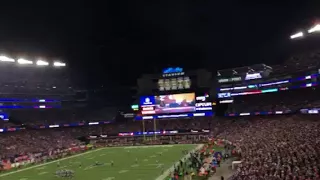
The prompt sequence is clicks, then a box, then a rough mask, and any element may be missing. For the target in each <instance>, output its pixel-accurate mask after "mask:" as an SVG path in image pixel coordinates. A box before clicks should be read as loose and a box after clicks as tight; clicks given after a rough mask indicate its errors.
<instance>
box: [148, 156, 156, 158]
mask: <svg viewBox="0 0 320 180" xmlns="http://www.w3.org/2000/svg"><path fill="white" fill-rule="evenodd" d="M149 157H150V158H155V157H157V156H156V155H152V156H149Z"/></svg>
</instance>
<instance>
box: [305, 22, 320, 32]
mask: <svg viewBox="0 0 320 180" xmlns="http://www.w3.org/2000/svg"><path fill="white" fill-rule="evenodd" d="M319 31H320V24H317V25H315V26H313V27H312V28H311V29H309V30H308V33H314V32H319Z"/></svg>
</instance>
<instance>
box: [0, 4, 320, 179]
mask: <svg viewBox="0 0 320 180" xmlns="http://www.w3.org/2000/svg"><path fill="white" fill-rule="evenodd" d="M78 3H79V4H81V3H80V2H77V3H74V4H71V6H72V7H76V6H78ZM172 3H174V2H172ZM66 4H67V2H66ZM151 4H152V3H150V4H148V5H145V4H144V6H140V5H139V3H137V4H134V5H136V6H134V7H135V9H134V11H133V10H132V9H130V8H128V9H126V8H123V7H124V5H123V4H121V5H120V6H119V7H120V8H119V7H117V8H111V9H112V10H110V8H107V10H106V9H103V11H108V13H110V14H108V13H107V15H106V16H107V17H108V18H110V19H112V21H110V22H109V21H107V20H106V19H108V18H102V19H99V18H98V17H100V18H101V17H103V15H102V14H103V13H101V14H99V13H97V14H98V15H95V16H92V17H91V16H90V18H89V15H88V16H85V17H82V18H80V19H76V18H75V17H74V16H79V14H78V13H76V11H73V10H71V9H72V8H69V7H68V8H66V9H67V11H68V13H67V14H68V15H66V14H64V13H62V12H63V10H61V14H59V13H56V12H57V11H56V9H54V8H53V9H54V11H55V14H59V17H60V16H61V17H63V18H62V19H65V21H66V22H65V24H64V23H62V24H63V27H69V26H72V28H70V27H69V28H70V29H69V28H66V29H64V28H62V29H63V30H57V29H56V30H54V31H48V29H45V30H43V29H41V28H39V29H41V30H42V33H41V34H46V33H48V34H46V36H47V37H42V36H41V38H39V39H37V38H35V37H37V36H32V34H31V35H30V34H28V36H30V37H28V38H21V39H22V40H21V39H19V38H18V37H20V36H19V34H18V35H17V34H14V33H13V35H11V36H10V38H12V40H10V42H11V41H12V42H16V41H17V42H19V41H18V40H20V41H23V42H24V41H26V42H27V41H28V40H29V41H31V40H30V39H37V43H38V44H37V43H35V44H33V45H26V44H24V43H20V44H19V43H17V44H15V43H7V42H6V41H5V40H3V39H5V38H3V37H2V33H3V32H4V31H3V32H2V31H1V30H0V31H1V33H0V40H1V41H3V42H1V41H0V74H1V76H0V85H1V88H0V180H60V179H73V180H88V179H89V180H225V179H227V180H319V179H320V130H319V129H318V128H320V121H319V120H318V119H319V114H320V100H319V98H318V95H319V94H320V89H319V84H320V83H318V82H320V49H319V43H318V40H319V39H318V38H319V37H318V36H319V32H320V24H318V23H313V25H312V26H309V25H310V24H308V26H306V27H308V28H298V31H296V32H294V33H292V34H290V35H288V37H287V41H289V42H287V41H286V42H285V43H284V44H286V45H284V44H280V45H279V44H276V43H274V41H272V40H271V39H270V42H269V43H270V44H272V45H269V46H267V45H266V46H267V47H268V48H267V49H268V50H267V54H268V56H267V55H266V57H268V58H269V56H270V57H271V58H272V56H274V58H275V57H276V56H277V53H279V52H277V53H272V50H271V48H270V47H273V46H278V45H279V46H282V47H281V48H280V50H279V51H283V53H284V51H285V52H286V53H288V54H289V57H286V58H285V59H281V61H276V60H274V62H276V63H269V62H271V61H268V60H266V62H261V61H257V60H255V61H252V62H254V63H251V62H250V63H248V62H249V61H244V62H241V63H238V64H242V65H239V66H237V65H238V64H237V63H236V61H240V60H241V59H243V58H244V57H242V56H243V55H244V54H246V53H248V54H250V56H254V59H256V58H257V59H258V57H256V56H257V54H259V55H260V54H262V55H261V56H265V54H263V53H262V52H261V51H258V50H257V49H255V48H254V47H255V46H258V45H259V46H260V45H261V44H263V43H262V41H263V38H262V39H258V40H256V39H255V38H256V35H255V33H254V32H251V31H250V33H248V34H246V35H247V37H245V35H244V36H243V37H240V38H239V37H235V36H236V35H239V34H242V32H243V31H246V30H247V29H246V28H247V27H242V26H244V25H243V24H246V22H245V20H244V19H245V18H244V17H245V16H244V17H242V16H243V15H240V14H237V13H238V11H235V12H236V13H235V14H236V16H237V18H236V19H237V20H231V21H232V23H231V24H232V28H234V27H233V25H234V23H235V25H237V23H241V28H239V29H237V31H238V32H234V31H233V30H234V29H232V28H231V26H230V29H229V26H225V22H223V23H222V24H221V26H219V28H216V26H214V27H213V26H212V24H216V23H218V22H217V20H216V19H215V18H213V19H211V18H210V17H215V16H214V15H213V14H211V13H212V12H211V11H212V9H210V8H205V7H204V6H203V5H201V6H200V5H199V4H196V3H193V4H191V3H189V4H188V3H187V2H186V4H184V6H181V7H180V9H179V8H173V11H174V12H171V11H170V8H168V12H166V13H168V14H165V17H169V18H167V19H166V20H165V23H164V22H163V21H162V20H159V16H158V11H157V10H159V9H157V8H158V5H156V6H155V7H153V6H152V5H151ZM153 5H154V4H153ZM179 5H180V4H179ZM114 6H115V5H114V4H112V3H110V7H114ZM129 6H130V7H131V6H133V5H132V4H130V5H128V7H129ZM159 6H160V5H159ZM35 7H37V6H35ZM138 7H148V8H146V9H143V10H142V9H139V8H138ZM208 7H212V4H211V5H210V6H208ZM59 8H61V9H64V8H65V6H61V7H59ZM86 8H88V9H90V8H89V7H87V6H86ZM219 8H220V7H219ZM228 8H231V7H230V6H228ZM256 8H257V7H256ZM5 9H6V8H4V9H3V10H5ZM26 9H27V8H26ZM39 9H41V8H39ZM88 9H85V12H89V11H87V10H88ZM123 9H125V12H126V13H123V12H122V11H121V10H123ZM129 9H130V10H129ZM191 9H192V13H191V14H189V13H190V12H189V11H191ZM221 9H223V8H221ZM231 9H232V8H231ZM253 9H255V8H253ZM45 10H47V9H45ZM131 10H132V11H131ZM39 11H40V10H39ZM109 11H110V12H109ZM113 11H116V13H115V12H113ZM118 11H119V12H120V13H119V12H118ZM127 11H128V12H130V13H128V12H127ZM136 11H137V12H136ZM138 11H139V13H140V12H143V15H141V14H139V13H138ZM161 11H162V9H161ZM207 11H208V12H207ZM241 11H243V9H241ZM256 11H258V10H255V12H254V13H256V14H259V12H256ZM35 12H36V16H39V14H42V15H43V16H47V15H45V13H40V12H38V11H35ZM96 12H98V11H96ZM99 12H100V11H99ZM209 12H210V13H209ZM215 12H219V13H218V14H219V16H222V15H221V14H222V13H221V12H220V11H218V10H216V11H215ZM11 13H12V12H10V16H11ZM113 13H115V14H116V16H117V18H115V17H114V14H113ZM144 13H145V14H146V15H145V14H144ZM206 13H208V14H206ZM273 13H275V14H276V10H275V11H274V12H273ZM17 14H19V11H17ZM22 14H23V13H22ZM48 14H51V13H48ZM80 14H81V13H80ZM119 14H121V15H120V17H118V16H119ZM155 14H156V15H155ZM283 14H285V13H283ZM283 14H282V12H281V13H280V14H279V17H277V18H280V15H283ZM19 15H21V14H19ZM23 15H25V16H26V17H28V13H24V14H23ZM127 15H128V16H127ZM149 15H150V17H149ZM233 15H234V14H233ZM238 16H239V18H238ZM250 16H252V15H250ZM61 17H60V18H61ZM93 17H94V18H93ZM137 17H139V18H138V19H139V21H137V20H136V19H135V18H137ZM163 17H164V16H163ZM163 17H161V18H160V19H163ZM257 17H258V15H257ZM148 18H150V19H148ZM26 19H28V18H26ZM53 19H55V18H53ZM88 19H90V21H91V20H92V22H90V23H88V22H87V20H88ZM131 19H133V20H132V22H131V21H129V20H131ZM223 19H225V20H228V19H230V18H227V17H224V18H223ZM239 19H241V20H239ZM257 19H258V18H257ZM77 20H79V22H78V21H77ZM100 20H101V22H104V23H105V24H108V28H107V29H106V28H104V27H102V26H97V27H95V26H94V25H96V24H95V23H93V22H94V21H97V22H98V21H99V22H100ZM140 20H141V22H140ZM0 21H1V19H0ZM42 21H43V19H41V22H42ZM46 21H48V22H49V24H50V26H49V25H48V24H47V25H48V27H52V24H54V25H57V26H58V25H59V23H53V22H52V21H50V18H48V19H46ZM61 21H62V20H61ZM127 21H128V22H127ZM149 21H150V22H151V21H152V23H150V22H149ZM259 21H260V20H259ZM262 21H263V20H261V22H262ZM270 21H271V20H270ZM12 22H14V20H13V21H12ZM59 22H60V21H59ZM145 22H148V23H147V24H144V23H145ZM191 22H192V25H191V24H189V23H191ZM203 22H209V24H210V23H211V25H208V26H204V23H203ZM23 23H24V22H23ZM43 23H44V22H43ZM78 23H79V24H80V25H79V24H78ZM91 23H92V24H91ZM242 23H243V24H242ZM263 23H265V22H263ZM266 23H268V22H266ZM281 23H283V22H281ZM24 24H25V25H26V28H25V29H23V30H25V31H28V27H30V26H31V25H30V26H28V25H27V24H28V23H27V22H26V23H24ZM31 24H32V25H34V26H36V24H37V23H31ZM39 24H40V25H41V26H42V24H41V23H39ZM105 24H104V25H105ZM249 24H250V25H252V26H254V25H253V24H254V23H252V22H251V21H250V23H249ZM78 26H79V27H78ZM294 26H298V25H297V24H294ZM4 27H6V26H4ZM37 27H38V26H37ZM59 27H60V26H59ZM61 27H62V26H61ZM88 27H95V28H92V29H90V28H88ZM115 27H116V28H115ZM217 27H218V26H217ZM221 27H228V28H225V29H223V32H224V33H220V30H219V33H217V32H218V30H216V29H221ZM259 27H260V26H259ZM261 27H264V25H262V26H261ZM301 27H304V26H301ZM86 28H88V29H86ZM250 28H251V27H250ZM290 28H291V26H290ZM83 29H85V31H86V32H90V33H89V35H88V34H86V33H84V34H82V33H81V32H84V31H82V30H83ZM203 29H206V30H208V32H210V33H208V32H206V31H204V30H203ZM252 29H253V30H257V29H259V30H260V28H257V26H254V27H253V28H252ZM262 29H263V28H261V32H260V31H259V33H261V34H264V33H263V32H264V31H263V30H262ZM272 29H273V27H272ZM274 29H275V28H274ZM33 30H34V29H33ZM64 30H66V32H62V31H64ZM230 30H232V31H230ZM44 31H46V33H43V32H44ZM91 31H92V32H91ZM34 32H39V31H34ZM34 32H33V33H34ZM50 32H52V33H50ZM101 32H103V33H101ZM213 32H214V33H213ZM290 32H291V30H290ZM59 33H62V34H63V35H60V36H58V35H57V36H56V34H59ZM64 33H66V34H64ZM206 33H208V34H209V35H208V34H206ZM274 33H275V34H277V32H274ZM34 34H37V33H34ZM34 34H33V35H34ZM53 34H54V35H53ZM106 34H108V35H106ZM217 34H219V37H217V36H216V35H217ZM230 34H231V35H230ZM279 34H280V33H279ZM86 35H88V36H86ZM220 35H221V37H222V38H221V37H220ZM16 36H17V39H18V40H16V39H15V37H16ZM212 36H214V37H212ZM250 36H253V37H250ZM266 36H267V35H266ZM52 37H53V39H54V40H51V41H49V40H48V41H46V40H43V39H46V38H49V39H50V38H52ZM81 37H83V39H81ZM244 37H245V38H247V39H242V38H244ZM259 37H260V36H259ZM86 38H88V39H90V40H88V39H86ZM233 38H235V40H234V41H231V40H233ZM250 38H252V39H254V40H252V39H250ZM61 39H63V40H61ZM203 39H206V40H203ZM208 39H209V40H208ZM265 39H268V38H265ZM238 40H239V42H240V45H239V44H237V43H236V41H238ZM260 40H261V44H258V43H260V42H259V41H260ZM91 41H92V42H91ZM246 41H250V42H251V43H252V42H253V44H254V45H248V44H249V43H248V44H246ZM58 42H59V43H58ZM46 43H49V44H50V43H52V44H51V45H50V47H52V48H53V49H54V50H58V51H59V50H60V51H59V52H60V53H61V52H64V53H61V54H64V55H63V56H58V55H57V56H54V55H52V54H55V53H52V52H51V53H49V54H50V55H48V57H47V58H45V56H38V54H45V52H46V50H45V49H46V48H41V46H42V45H44V44H46ZM90 43H92V44H90ZM233 43H235V46H236V48H234V47H233V45H230V44H233ZM21 44H22V46H25V47H23V48H22V49H25V50H24V51H23V52H25V53H21V52H22V51H21V50H17V49H19V48H17V47H15V46H20V47H21ZM39 44H41V45H39ZM88 44H90V45H88ZM242 45H243V46H244V48H243V47H240V46H242ZM26 46H33V47H37V48H35V49H37V52H38V53H34V51H33V50H32V48H30V47H29V50H30V49H31V50H30V52H28V47H26ZM261 46H262V45H261ZM2 47H4V48H2ZM7 49H9V50H7ZM12 49H13V51H11V50H12ZM61 49H64V50H61ZM20 51H21V52H20ZM39 51H40V53H39ZM204 51H205V53H203V52H204ZM218 51H221V52H218ZM248 51H250V52H248ZM49 52H50V51H49ZM219 53H220V55H221V54H223V55H222V56H220V55H218V54H219ZM23 54H27V55H23ZM57 54H59V53H57ZM204 54H205V55H204ZM279 54H280V53H279ZM38 57H42V58H38ZM52 57H53V58H52ZM56 57H69V58H73V59H72V60H69V59H67V58H56ZM212 57H214V58H212ZM230 57H232V58H233V59H237V60H236V61H234V60H231V59H232V58H230ZM245 57H249V56H245ZM259 57H260V56H259ZM277 57H278V56H277ZM279 57H280V55H279ZM138 59H144V60H143V61H142V60H138ZM204 59H206V60H208V59H209V61H210V62H209V61H204ZM212 59H216V60H212ZM265 59H267V58H265ZM275 59H276V58H275ZM187 61H191V62H187ZM202 61H203V62H202ZM177 62H178V63H177ZM91 63H92V64H91ZM235 64H236V65H235ZM137 66H139V67H137ZM220 67H221V68H220ZM224 67H227V68H224ZM131 81H133V83H131Z"/></svg>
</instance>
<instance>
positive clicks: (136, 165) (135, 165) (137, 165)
mask: <svg viewBox="0 0 320 180" xmlns="http://www.w3.org/2000/svg"><path fill="white" fill-rule="evenodd" d="M139 166H140V165H139V164H134V165H131V167H139Z"/></svg>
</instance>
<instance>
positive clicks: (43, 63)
mask: <svg viewBox="0 0 320 180" xmlns="http://www.w3.org/2000/svg"><path fill="white" fill-rule="evenodd" d="M48 65H49V63H48V62H46V61H42V60H38V61H37V66H48Z"/></svg>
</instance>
